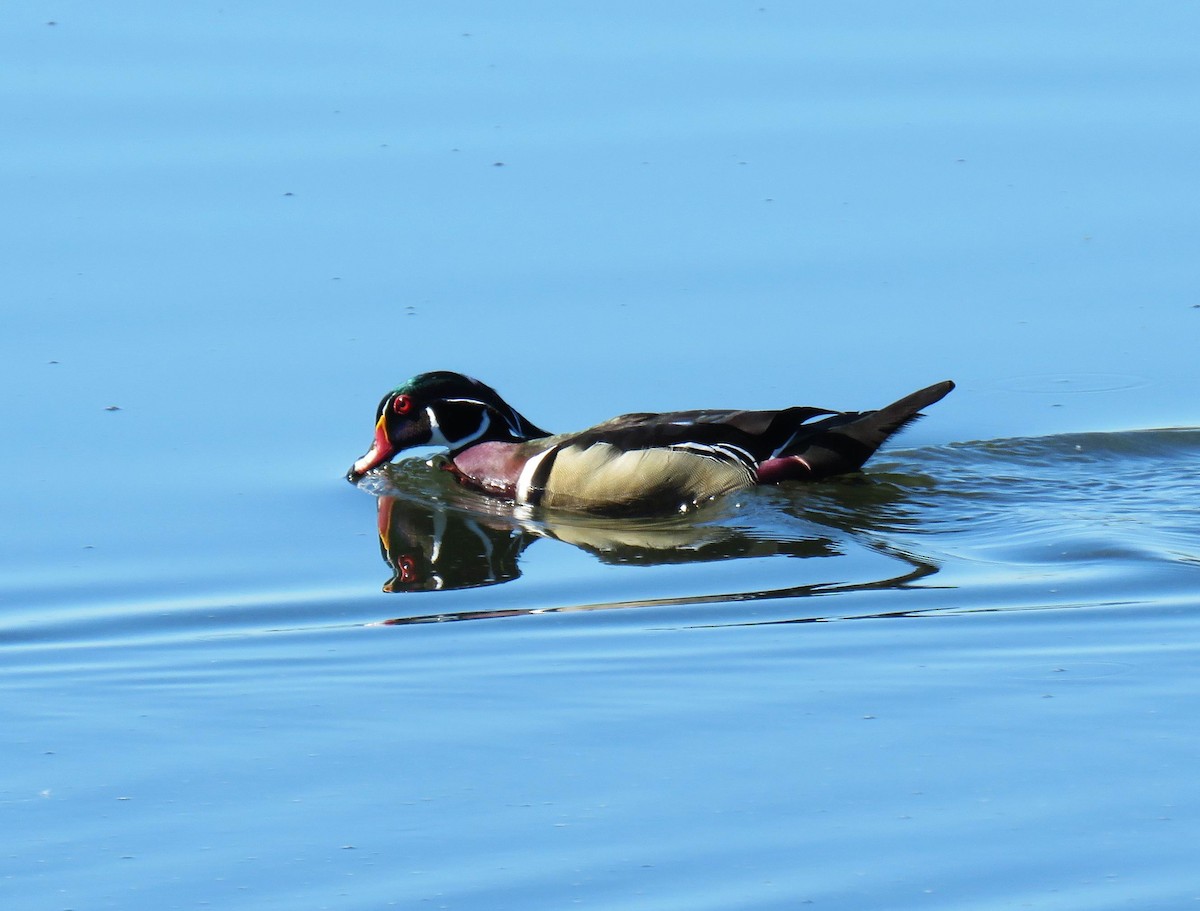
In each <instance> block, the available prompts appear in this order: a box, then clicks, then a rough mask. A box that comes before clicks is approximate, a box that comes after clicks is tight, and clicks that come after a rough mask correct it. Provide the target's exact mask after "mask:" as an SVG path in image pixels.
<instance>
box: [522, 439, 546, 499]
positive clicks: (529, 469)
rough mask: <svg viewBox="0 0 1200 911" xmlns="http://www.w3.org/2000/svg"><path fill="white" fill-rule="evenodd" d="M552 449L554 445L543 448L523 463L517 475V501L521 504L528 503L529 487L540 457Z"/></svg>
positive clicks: (540, 461) (544, 456)
mask: <svg viewBox="0 0 1200 911" xmlns="http://www.w3.org/2000/svg"><path fill="white" fill-rule="evenodd" d="M553 451H554V447H553V446H551V447H550V448H549V449H543V450H542V451H541V452H539V453H538V454H537V455H535V456H534V457H533V458H532V459H530V460H529V461H528V462H526V463H525V467H524V468H522V469H521V474H520V475H519V476H518V477H517V502H518V503H521V504H522V505H525V504H528V503H529V493H530V490H529V489H530V487H532V486H533V475H534V472H536V471H537V467H538V466H539V465H540V464H542V459H544V458H546V456H548V455H550V453H551V452H553Z"/></svg>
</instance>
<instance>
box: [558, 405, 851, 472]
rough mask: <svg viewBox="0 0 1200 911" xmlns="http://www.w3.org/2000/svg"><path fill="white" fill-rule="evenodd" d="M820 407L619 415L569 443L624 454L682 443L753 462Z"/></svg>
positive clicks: (823, 412) (822, 411)
mask: <svg viewBox="0 0 1200 911" xmlns="http://www.w3.org/2000/svg"><path fill="white" fill-rule="evenodd" d="M830 414H836V412H833V411H828V410H825V409H822V408H788V409H786V410H784V411H671V412H665V413H662V414H653V413H646V412H639V413H637V414H623V415H621V416H620V417H615V418H612V419H611V420H608V421H605V422H604V423H603V424H597V425H596V426H595V427H592V428H590V429H588V430H585V431H583V432H582V433H579V434H574V435H572V440H573V442H574V443H575V444H576V445H578V446H580V447H582V448H586V447H588V446H592V445H594V444H596V443H608V444H609V445H610V446H615V447H616V448H617V449H620V450H622V451H625V452H629V451H631V450H635V449H656V448H659V447H666V446H678V445H681V444H684V443H701V444H707V445H717V444H721V443H725V444H730V445H733V446H738V447H740V448H741V449H744V450H746V451H747V452H748V453H750V454H751V455H752V456H753V457H754V458H755V459H756V460H758V461H761V460H763V459H765V458H768V457H769V456H770V455H771V453H772V452H774V450H776V449H777V448H779V447H780V446H781V445H783V443H784V442H785V440H786V439H787V438H789V437H790V436H793V435H794V433H795V431H796V429H797V426H798V425H800V424H802V423H803V422H804V421H808V420H810V419H812V418H814V417H819V416H822V415H830Z"/></svg>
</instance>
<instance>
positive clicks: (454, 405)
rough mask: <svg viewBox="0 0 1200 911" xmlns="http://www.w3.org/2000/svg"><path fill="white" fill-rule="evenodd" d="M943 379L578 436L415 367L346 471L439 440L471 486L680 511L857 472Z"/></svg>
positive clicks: (946, 388) (456, 379)
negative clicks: (848, 399) (842, 403)
mask: <svg viewBox="0 0 1200 911" xmlns="http://www.w3.org/2000/svg"><path fill="white" fill-rule="evenodd" d="M953 388H954V384H953V383H952V382H950V381H948V380H947V381H946V382H942V383H936V384H934V385H933V386H928V387H926V388H925V389H922V390H920V391H918V392H914V393H912V395H908V396H905V397H904V398H902V399H900V400H899V401H897V402H894V403H893V404H891V405H888V406H887V407H885V408H880V409H878V410H877V411H862V412H855V411H845V412H842V411H831V410H829V409H826V408H808V407H794V408H785V409H783V410H782V411H676V412H669V413H666V414H645V413H639V414H626V415H622V416H621V417H616V418H612V419H611V420H609V421H605V422H604V423H602V424H597V425H596V426H595V427H591V428H589V429H587V430H583V431H579V432H578V433H565V434H551V433H549V432H547V431H545V430H542V429H541V428H539V427H537V426H535V425H534V424H532V423H530V421H529V420H528V419H527V418H525V417H524V416H523V415H522V414H520V413H519V412H517V411H516V410H515V409H514V408H513V407H512V406H511V405H509V404H508V403H507V402H505V401H504V399H502V398H500V396H499V395H498V394H497V393H496V390H494V389H492V388H491V387H490V386H487V385H484V384H483V383H481V382H479V381H478V380H474V379H471V378H470V377H467V376H463V375H462V374H460V373H452V372H449V371H436V372H433V373H422V374H420V375H419V376H415V377H413V378H412V379H411V380H409V381H408V382H407V383H404V384H403V385H401V386H398V387H396V388H395V389H393V390H392V391H391V392H389V393H388V394H387V395H385V396H384V397H383V400H382V401H381V402H380V403H379V408H378V409H377V410H376V412H375V441H374V443H372V444H371V448H370V449H369V450H368V451H367V453H366V455H364V456H363V457H362V458H360V459H359V460H358V461H356V462H355V463H354V465H353V466H351V468H350V471H349V472H348V473H347V475H346V480H348V481H350V482H351V483H352V484H354V483H357V482H358V481H359V480H360V479H361V478H362V476H363V475H364V474H366V473H367V472H368V471H370V470H371V469H372V468H375V467H377V466H379V465H382V464H383V463H385V462H388V461H390V460H391V459H392V458H394V457H395V456H396V455H397V454H398V453H400V452H402V451H404V450H405V449H410V448H412V447H414V446H431V445H433V446H445V447H447V448H448V449H449V452H448V453H447V459H446V460H445V461H444V462H443V464H442V466H441V467H443V468H445V469H446V470H447V471H450V472H451V473H452V474H453V475H454V476H455V478H457V480H458V481H459V482H460V483H461V484H463V485H465V486H467V487H470V488H473V489H475V490H478V491H481V492H482V493H485V494H488V495H490V496H494V497H502V498H505V499H508V500H512V501H514V502H516V503H518V504H521V505H528V506H544V507H549V508H554V509H568V510H575V511H582V512H595V513H604V514H612V515H621V514H652V513H656V512H664V511H671V510H679V509H687V508H689V507H691V506H694V505H697V504H699V503H702V502H704V501H706V500H711V499H713V498H715V497H719V496H722V495H723V494H727V493H731V492H733V491H736V490H744V489H746V488H748V487H753V486H754V485H756V484H776V483H778V482H780V481H789V480H797V481H817V480H820V479H822V478H827V477H830V476H832V475H837V474H844V473H846V472H851V471H856V470H858V469H859V468H861V467H862V465H863V463H864V462H866V461H867V459H868V458H870V457H871V456H872V455H873V454H874V453H875V450H877V449H878V448H879V447H880V445H881V444H882V443H883V442H884V440H886V439H887V438H888V437H890V436H891V435H892V434H894V433H896V432H897V431H898V430H900V429H901V428H903V427H904V426H905V425H907V424H909V423H910V422H912V421H913V420H915V419H916V418H918V417H920V414H919V412H920V410H921V409H922V408H925V407H927V406H929V405H932V404H933V403H934V402H937V401H938V400H940V399H941V398H942V397H944V396H945V395H946V394H947V393H948V392H950V390H951V389H953Z"/></svg>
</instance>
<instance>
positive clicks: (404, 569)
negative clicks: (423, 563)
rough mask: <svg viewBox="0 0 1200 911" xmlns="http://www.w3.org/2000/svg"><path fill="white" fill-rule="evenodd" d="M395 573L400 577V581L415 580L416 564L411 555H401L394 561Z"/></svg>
mask: <svg viewBox="0 0 1200 911" xmlns="http://www.w3.org/2000/svg"><path fill="white" fill-rule="evenodd" d="M396 575H397V576H399V577H400V581H401V582H415V581H416V578H417V564H416V562H415V561H414V560H413V558H412V557H409V556H403V557H401V558H400V559H399V560H397V561H396Z"/></svg>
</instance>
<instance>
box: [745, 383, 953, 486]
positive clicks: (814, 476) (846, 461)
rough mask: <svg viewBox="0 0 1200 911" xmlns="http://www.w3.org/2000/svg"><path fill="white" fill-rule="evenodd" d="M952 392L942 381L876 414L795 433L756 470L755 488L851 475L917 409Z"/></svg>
mask: <svg viewBox="0 0 1200 911" xmlns="http://www.w3.org/2000/svg"><path fill="white" fill-rule="evenodd" d="M953 388H954V383H952V382H951V381H950V380H946V381H945V382H942V383H935V384H934V385H932V386H926V387H925V388H924V389H919V390H917V391H916V392H914V393H912V394H911V395H906V396H905V397H904V398H902V399H900V400H899V401H896V402H893V403H892V404H890V405H887V406H886V407H884V408H880V409H878V410H876V411H862V412H847V413H844V414H837V415H834V416H833V417H830V418H826V419H825V420H823V421H817V422H816V423H814V424H811V425H809V426H808V427H807V428H805V429H806V430H807V431H808V432H807V433H804V432H802V433H798V434H797V435H796V437H795V440H794V442H793V443H791V444H790V445H789V446H788V447H787V449H786V450H785V451H784V452H782V453H780V454H779V455H780V457H779V458H777V459H773V460H771V463H764V464H763V465H762V466H760V470H759V482H760V483H772V482H773V481H775V480H785V479H788V478H792V479H797V480H807V481H819V480H821V479H822V478H828V477H831V476H833V475H838V474H845V473H846V472H851V471H857V470H858V469H859V468H862V466H863V464H864V463H865V462H866V461H867V459H869V458H870V457H871V456H873V455H874V454H875V451H876V450H878V449H879V447H880V446H882V445H883V444H884V442H885V441H886V440H887V439H888V438H889V437H891V436H892V435H893V434H895V433H898V432H899V431H901V430H903V429H904V428H905V427H907V426H908V425H909V424H911V423H913V421H915V420H917V419H918V418H920V417H922V414H921V409H922V408H928V407H929V406H930V405H932V404H934V403H935V402H938V401H940V400H941V399H943V398H945V396H946V395H947V394H948V393H949V392H950V390H951V389H953ZM772 463H773V464H772Z"/></svg>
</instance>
